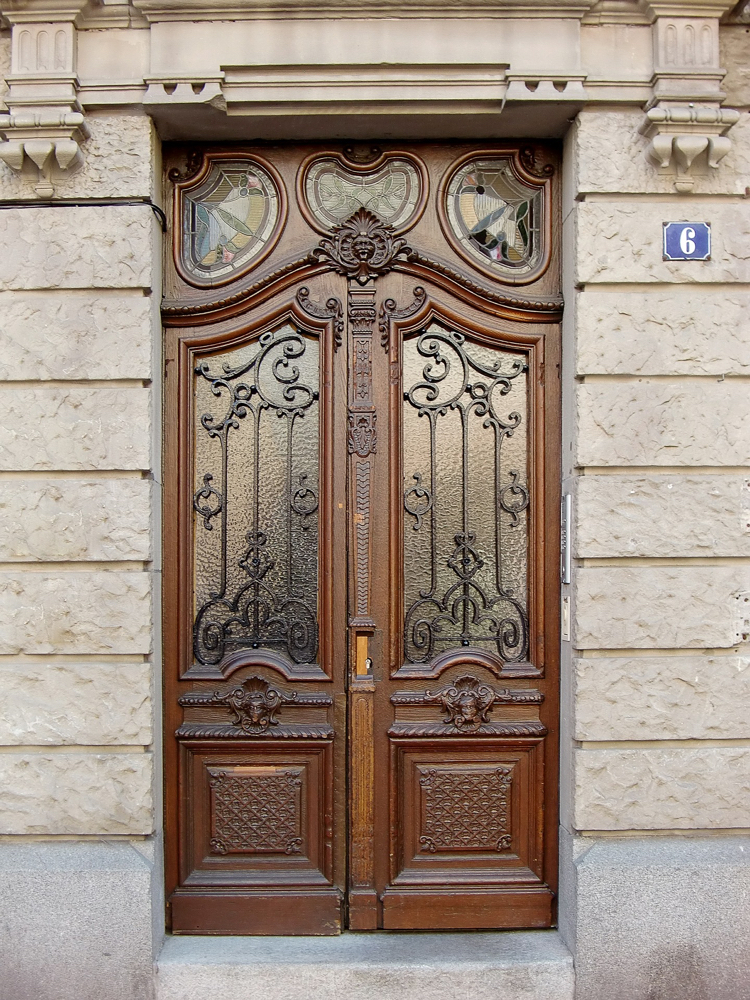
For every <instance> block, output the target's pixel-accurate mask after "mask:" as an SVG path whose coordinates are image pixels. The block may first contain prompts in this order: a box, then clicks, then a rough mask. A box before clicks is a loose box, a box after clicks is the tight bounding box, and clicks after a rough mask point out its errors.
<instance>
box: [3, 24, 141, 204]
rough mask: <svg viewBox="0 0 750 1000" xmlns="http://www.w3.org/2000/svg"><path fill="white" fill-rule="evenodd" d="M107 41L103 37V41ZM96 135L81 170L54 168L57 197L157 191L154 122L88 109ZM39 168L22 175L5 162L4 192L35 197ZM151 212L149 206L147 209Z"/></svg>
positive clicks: (89, 142) (85, 150)
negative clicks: (98, 113)
mask: <svg viewBox="0 0 750 1000" xmlns="http://www.w3.org/2000/svg"><path fill="white" fill-rule="evenodd" d="M99 44H101V41H100V43H99ZM86 124H87V126H88V128H89V131H90V132H91V137H90V138H89V139H87V140H86V142H85V143H84V144H83V149H82V152H83V163H82V164H81V168H80V169H79V170H57V169H54V170H53V178H52V179H53V183H54V185H55V196H56V197H57V198H113V197H116V198H136V197H140V198H148V197H149V196H151V195H152V194H153V191H154V187H155V183H154V164H155V163H156V162H157V161H156V158H155V156H154V152H155V150H154V147H153V124H152V121H151V119H150V118H147V117H146V116H144V115H141V116H136V115H122V116H120V115H97V114H87V115H86ZM35 183H38V182H37V180H36V175H35V174H34V173H33V172H31V171H30V172H29V173H28V175H27V174H25V173H24V174H21V175H19V174H16V173H14V172H13V171H12V170H11V169H10V168H9V167H7V166H6V165H5V164H4V163H0V197H1V198H33V197H35V192H34V184H35ZM146 211H148V210H146Z"/></svg>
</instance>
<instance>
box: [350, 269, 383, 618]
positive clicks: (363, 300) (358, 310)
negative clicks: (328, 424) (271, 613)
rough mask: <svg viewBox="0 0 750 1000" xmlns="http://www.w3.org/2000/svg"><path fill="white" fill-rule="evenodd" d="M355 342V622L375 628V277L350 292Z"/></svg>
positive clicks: (352, 400) (352, 443)
mask: <svg viewBox="0 0 750 1000" xmlns="http://www.w3.org/2000/svg"><path fill="white" fill-rule="evenodd" d="M347 305H348V318H349V344H350V354H349V356H350V358H351V371H350V378H349V445H348V446H349V454H350V455H352V456H353V461H352V496H353V498H354V504H353V506H354V510H353V514H354V540H355V544H354V570H355V572H354V581H355V582H354V608H353V612H354V613H353V617H352V620H351V625H352V626H353V627H355V628H363V627H364V628H368V627H369V628H371V627H372V626H373V625H374V623H373V621H372V617H371V612H370V549H371V539H370V500H371V498H370V494H371V489H372V487H371V479H372V456H373V455H374V454H375V451H376V449H377V428H376V424H377V414H376V412H375V405H374V402H373V392H372V359H373V333H374V330H375V324H376V321H377V311H376V309H375V282H374V279H370V280H369V281H368V282H367V284H366V285H364V286H363V285H361V284H359V283H358V282H357V281H356V280H354V279H352V280H350V282H349V295H348V303H347Z"/></svg>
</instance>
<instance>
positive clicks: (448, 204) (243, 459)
mask: <svg viewBox="0 0 750 1000" xmlns="http://www.w3.org/2000/svg"><path fill="white" fill-rule="evenodd" d="M553 163H554V159H553V157H552V156H551V154H550V153H549V151H545V150H537V151H536V152H534V151H529V150H521V149H518V148H496V149H482V150H477V149H472V148H470V147H467V146H462V147H457V146H449V145H443V146H425V147H422V148H419V149H417V148H414V149H410V150H388V151H386V152H380V151H374V152H372V151H369V150H365V151H363V152H362V153H360V154H357V152H356V151H352V150H349V151H345V152H341V151H337V150H319V149H318V150H316V149H311V148H304V149H301V148H295V147H284V148H281V147H280V148H277V149H267V150H263V151H259V150H247V149H232V150H206V151H202V152H201V153H200V155H196V154H193V155H192V156H190V155H188V153H187V151H184V150H181V149H179V148H175V149H174V150H172V151H170V152H169V154H168V166H169V168H171V169H170V172H169V180H170V194H171V193H172V192H173V200H172V217H171V223H172V227H173V230H174V232H175V239H174V241H173V249H172V252H170V255H169V257H168V261H167V302H166V303H165V309H164V315H165V325H166V327H167V333H166V344H167V346H166V364H165V381H166V409H165V428H166V433H165V450H166V464H165V496H166V504H165V567H164V570H165V612H164V630H165V665H166V674H165V692H166V699H165V705H166V713H165V715H166V732H165V745H166V774H165V803H166V814H167V841H168V851H167V862H168V871H167V881H168V898H169V911H170V913H169V919H170V924H171V927H172V929H173V931H175V932H182V933H257V934H279V933H282V934H283V933H296V934H335V933H338V932H340V931H341V930H342V929H344V928H347V927H348V928H350V929H353V930H368V929H376V928H393V929H396V928H398V929H408V928H415V929H427V928H445V929H449V928H492V927H544V926H549V925H550V923H551V922H552V921H553V919H554V914H553V902H554V887H555V876H554V868H555V863H556V852H555V839H556V825H557V812H556V735H555V733H556V726H557V649H556V645H557V634H558V632H557V630H558V619H557V607H558V601H559V593H558V584H557V576H558V574H557V551H558V550H557V544H558V532H557V521H556V515H557V511H558V503H559V461H558V446H557V434H558V427H559V424H558V407H559V401H558V400H559V392H558V380H559V358H558V350H559V347H558V339H557V326H556V321H557V319H558V318H559V311H560V302H559V300H558V299H557V298H556V292H557V256H556V252H555V246H554V241H553V232H554V227H553V224H552V223H553V217H554V216H553V213H554V205H555V199H554V189H555V177H554V172H553V171H554V168H553V166H552V164H553ZM407 234H408V235H407ZM525 285H531V286H532V288H531V289H525V288H524V287H523V286H525ZM519 286H520V287H519Z"/></svg>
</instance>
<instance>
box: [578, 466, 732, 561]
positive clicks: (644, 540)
mask: <svg viewBox="0 0 750 1000" xmlns="http://www.w3.org/2000/svg"><path fill="white" fill-rule="evenodd" d="M576 490H577V498H576V503H575V508H574V509H575V522H576V527H575V533H574V551H575V555H576V556H578V557H579V558H589V559H592V558H608V557H613V556H646V557H647V556H661V557H669V556H671V557H691V556H740V555H750V480H748V479H745V478H743V477H741V476H683V475H671V476H624V475H623V476H581V477H580V478H579V479H578V480H577V485H576Z"/></svg>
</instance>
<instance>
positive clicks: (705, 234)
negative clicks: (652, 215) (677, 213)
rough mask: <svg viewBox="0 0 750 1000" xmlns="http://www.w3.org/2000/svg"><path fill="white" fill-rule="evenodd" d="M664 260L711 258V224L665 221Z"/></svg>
mask: <svg viewBox="0 0 750 1000" xmlns="http://www.w3.org/2000/svg"><path fill="white" fill-rule="evenodd" d="M663 225H664V260H710V258H711V224H710V223H708V222H665V223H664V224H663Z"/></svg>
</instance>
